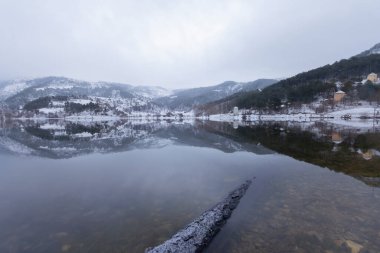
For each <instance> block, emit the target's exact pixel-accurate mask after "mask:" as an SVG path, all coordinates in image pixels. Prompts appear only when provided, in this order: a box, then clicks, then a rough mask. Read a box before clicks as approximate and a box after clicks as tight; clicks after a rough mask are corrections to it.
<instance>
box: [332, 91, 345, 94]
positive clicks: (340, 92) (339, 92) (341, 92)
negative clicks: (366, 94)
mask: <svg viewBox="0 0 380 253" xmlns="http://www.w3.org/2000/svg"><path fill="white" fill-rule="evenodd" d="M335 93H338V94H346V92H344V91H342V90H338V91H337V92H335Z"/></svg>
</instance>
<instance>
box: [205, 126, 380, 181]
mask: <svg viewBox="0 0 380 253" xmlns="http://www.w3.org/2000/svg"><path fill="white" fill-rule="evenodd" d="M213 125H215V126H214V127H213ZM209 129H210V130H211V129H214V131H217V132H222V133H223V134H227V135H231V136H233V137H234V138H239V139H241V140H245V141H246V142H248V141H249V142H253V143H261V144H262V145H264V146H265V147H267V148H269V149H271V150H274V151H276V152H278V153H281V154H285V155H288V156H290V157H293V158H295V159H297V160H301V161H305V162H308V163H312V164H315V165H318V166H321V167H327V168H329V169H331V170H334V171H338V172H344V173H346V174H349V175H352V176H355V177H380V169H379V168H380V157H379V156H376V155H375V153H374V152H373V150H380V133H365V134H359V135H358V134H356V133H354V132H350V131H348V132H343V133H339V136H338V135H337V132H335V135H334V136H333V135H332V133H333V132H332V129H329V128H328V127H326V126H325V127H324V128H321V129H323V134H316V133H313V132H310V131H306V130H301V129H299V128H295V127H289V126H287V124H286V123H284V124H281V123H276V124H269V123H268V124H265V125H256V126H246V127H239V128H238V129H237V130H234V129H233V127H232V126H231V125H229V124H227V123H225V124H224V126H223V127H221V126H218V125H217V124H209ZM333 138H335V139H333ZM338 139H339V141H338ZM334 140H335V143H334ZM331 150H334V151H335V152H331ZM370 155H371V156H370ZM368 157H371V159H368ZM366 158H367V159H366Z"/></svg>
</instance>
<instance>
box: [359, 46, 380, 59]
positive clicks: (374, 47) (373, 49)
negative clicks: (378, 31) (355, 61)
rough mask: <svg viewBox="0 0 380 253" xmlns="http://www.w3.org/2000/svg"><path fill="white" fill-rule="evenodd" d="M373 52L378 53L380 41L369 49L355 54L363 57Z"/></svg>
mask: <svg viewBox="0 0 380 253" xmlns="http://www.w3.org/2000/svg"><path fill="white" fill-rule="evenodd" d="M373 54H380V43H378V44H376V45H374V46H373V47H371V48H370V49H369V50H366V51H364V52H362V53H360V54H358V55H357V56H358V57H364V56H369V55H373Z"/></svg>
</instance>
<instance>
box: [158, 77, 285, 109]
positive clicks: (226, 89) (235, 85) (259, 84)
mask: <svg viewBox="0 0 380 253" xmlns="http://www.w3.org/2000/svg"><path fill="white" fill-rule="evenodd" d="M276 82H278V80H274V79H258V80H256V81H253V82H246V83H243V82H234V81H227V82H224V83H221V84H218V85H214V86H208V87H200V88H192V89H185V90H175V91H173V94H171V95H170V96H166V97H161V98H158V99H156V100H155V102H156V103H157V104H159V105H165V106H167V107H169V108H172V109H174V108H176V109H184V110H186V109H190V108H192V107H193V106H195V105H201V104H206V103H209V102H213V101H216V100H219V99H223V98H225V97H228V96H230V95H233V94H235V93H238V92H243V91H252V90H258V89H264V88H265V87H267V86H269V85H272V84H274V83H276Z"/></svg>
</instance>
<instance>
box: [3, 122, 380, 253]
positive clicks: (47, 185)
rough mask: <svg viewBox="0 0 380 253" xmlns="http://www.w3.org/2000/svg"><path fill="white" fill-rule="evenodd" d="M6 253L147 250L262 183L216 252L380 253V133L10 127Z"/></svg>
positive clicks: (210, 126)
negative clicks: (244, 186)
mask: <svg viewBox="0 0 380 253" xmlns="http://www.w3.org/2000/svg"><path fill="white" fill-rule="evenodd" d="M0 162H1V163H0V252H2V253H15V252H17V253H18V252H25V253H26V252H28V253H34V252H35V253H37V252H38V253H43V252H91V253H92V252H99V253H100V252H101V253H104V252H128V253H129V252H144V250H145V249H146V248H147V247H150V246H155V245H158V244H160V243H162V242H163V241H165V240H167V239H168V238H170V237H171V236H172V235H173V234H174V233H176V232H177V231H178V230H179V229H181V228H183V227H184V226H185V225H186V224H188V223H189V222H191V221H192V220H193V219H195V218H196V217H197V216H199V215H200V214H201V213H202V212H203V211H205V210H207V209H209V208H210V207H212V206H213V205H214V204H216V203H217V202H218V201H220V200H221V199H223V198H224V196H226V195H227V194H228V192H229V191H231V190H232V189H234V188H235V187H236V186H238V185H240V184H241V183H242V182H243V181H245V180H247V179H250V178H252V177H255V179H254V181H253V184H252V185H251V187H250V188H249V190H248V191H247V194H246V195H245V196H244V197H243V198H242V200H241V202H240V205H239V206H238V207H237V209H236V210H235V211H234V213H233V214H232V217H231V218H230V219H229V220H228V222H227V224H226V225H225V226H224V227H223V229H222V230H221V232H220V233H219V234H218V235H217V236H216V237H215V239H214V240H213V241H212V243H211V245H210V246H209V247H208V248H207V249H206V252H209V253H211V252H326V253H327V252H359V251H360V252H380V188H379V186H380V131H379V129H376V127H371V126H369V127H368V128H364V129H362V128H361V129H356V128H350V127H342V126H333V125H328V124H325V123H308V124H295V123H281V124H280V123H276V124H270V123H266V124H246V125H238V124H236V123H235V124H230V123H216V122H192V123H186V122H138V121H136V122H122V121H120V122H97V123H96V122H64V121H50V122H31V121H30V122H16V121H15V122H6V123H4V122H3V123H2V126H1V128H0Z"/></svg>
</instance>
